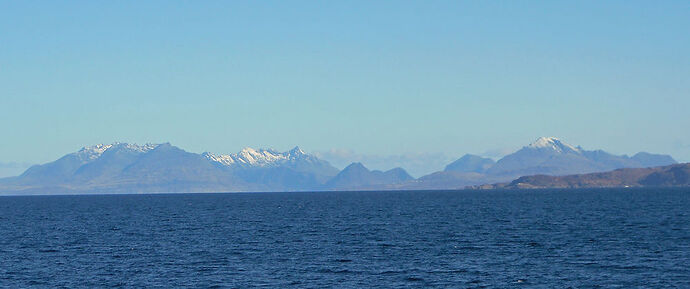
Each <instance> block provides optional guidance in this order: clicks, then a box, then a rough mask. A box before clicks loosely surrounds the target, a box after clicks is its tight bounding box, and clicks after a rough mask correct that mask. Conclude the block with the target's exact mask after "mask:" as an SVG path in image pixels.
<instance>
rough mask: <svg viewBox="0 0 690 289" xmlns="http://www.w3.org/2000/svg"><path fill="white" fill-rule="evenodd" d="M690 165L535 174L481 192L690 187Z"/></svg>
mask: <svg viewBox="0 0 690 289" xmlns="http://www.w3.org/2000/svg"><path fill="white" fill-rule="evenodd" d="M688 186H690V163H685V164H675V165H670V166H662V167H651V168H626V169H617V170H614V171H609V172H602V173H590V174H577V175H568V176H547V175H534V176H524V177H520V178H518V179H516V180H514V181H512V182H509V183H502V184H494V185H483V186H477V187H475V188H480V189H496V188H502V189H534V188H606V187H688Z"/></svg>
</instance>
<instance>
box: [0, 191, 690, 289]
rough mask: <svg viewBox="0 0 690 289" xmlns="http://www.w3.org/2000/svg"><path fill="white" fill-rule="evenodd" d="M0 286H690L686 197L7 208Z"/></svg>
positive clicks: (220, 200)
mask: <svg viewBox="0 0 690 289" xmlns="http://www.w3.org/2000/svg"><path fill="white" fill-rule="evenodd" d="M0 262H1V263H0V287H12V288H21V287H29V286H37V287H70V288H73V287H111V286H112V287H139V288H141V287H165V288H168V287H183V286H187V287H249V286H264V287H274V288H285V287H294V288H310V287H315V288H323V287H339V288H346V287H352V288H362V287H388V288H390V287H433V286H437V287H446V288H447V287H454V288H464V287H484V286H488V287H525V288H527V287H529V288H533V287H559V288H562V287H569V286H572V287H578V288H580V287H593V286H601V287H621V288H628V287H636V286H641V287H656V288H659V287H684V288H689V287H690V190H688V189H685V190H681V189H675V190H591V191H550V192H549V191H519V192H500V191H480V192H467V191H465V192H382V193H371V192H356V193H282V194H279V193H270V194H268V193H265V194H264V193H262V194H203V195H194V194H185V195H109V196H40V197H0Z"/></svg>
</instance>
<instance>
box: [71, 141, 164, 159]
mask: <svg viewBox="0 0 690 289" xmlns="http://www.w3.org/2000/svg"><path fill="white" fill-rule="evenodd" d="M113 147H124V148H125V149H127V150H131V151H136V152H141V153H145V152H148V151H150V150H152V149H155V148H156V147H158V145H157V144H151V143H147V144H145V145H141V146H140V145H137V144H129V143H120V142H115V143H112V144H97V145H92V146H88V147H83V148H81V149H80V150H79V151H78V152H77V153H76V154H77V156H79V157H80V158H81V159H82V160H84V161H92V160H95V159H97V158H99V157H101V155H103V153H104V152H106V151H107V150H109V149H110V148H113Z"/></svg>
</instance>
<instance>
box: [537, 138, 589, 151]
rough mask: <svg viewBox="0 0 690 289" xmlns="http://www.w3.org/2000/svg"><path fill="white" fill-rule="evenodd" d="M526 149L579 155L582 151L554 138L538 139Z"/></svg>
mask: <svg viewBox="0 0 690 289" xmlns="http://www.w3.org/2000/svg"><path fill="white" fill-rule="evenodd" d="M526 148H528V149H535V150H549V151H553V152H556V153H573V154H580V153H582V149H580V148H577V147H574V146H572V145H569V144H567V143H564V142H562V141H561V140H559V139H557V138H555V137H540V138H538V139H537V140H536V141H534V142H533V143H531V144H529V145H528V146H527V147H526Z"/></svg>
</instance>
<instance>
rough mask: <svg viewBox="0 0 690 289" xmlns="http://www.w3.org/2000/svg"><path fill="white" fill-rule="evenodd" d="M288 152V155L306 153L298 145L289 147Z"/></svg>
mask: <svg viewBox="0 0 690 289" xmlns="http://www.w3.org/2000/svg"><path fill="white" fill-rule="evenodd" d="M288 154H290V155H305V154H306V153H305V152H304V151H303V150H302V149H300V148H299V146H295V147H294V148H293V149H291V150H290V151H289V152H288Z"/></svg>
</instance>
